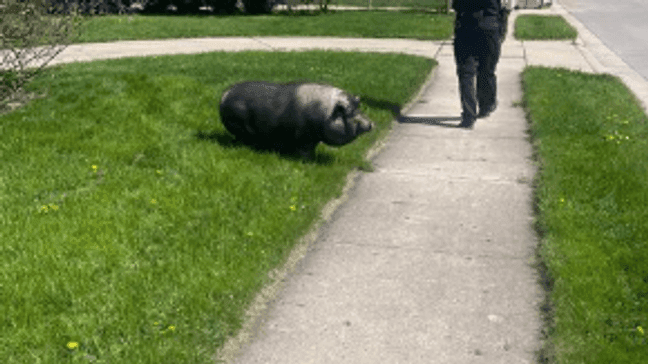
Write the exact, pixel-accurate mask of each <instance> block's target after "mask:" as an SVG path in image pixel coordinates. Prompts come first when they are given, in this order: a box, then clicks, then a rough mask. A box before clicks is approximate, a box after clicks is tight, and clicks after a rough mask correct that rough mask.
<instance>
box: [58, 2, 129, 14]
mask: <svg viewBox="0 0 648 364" xmlns="http://www.w3.org/2000/svg"><path fill="white" fill-rule="evenodd" d="M47 2H48V3H49V5H50V9H51V10H52V11H54V12H57V13H64V14H70V13H71V12H75V11H76V12H78V13H80V14H86V15H95V14H122V13H125V12H128V11H130V6H131V3H132V1H131V0H47Z"/></svg>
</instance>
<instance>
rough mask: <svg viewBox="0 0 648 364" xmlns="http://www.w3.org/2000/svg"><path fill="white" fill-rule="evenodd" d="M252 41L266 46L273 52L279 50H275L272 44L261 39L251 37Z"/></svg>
mask: <svg viewBox="0 0 648 364" xmlns="http://www.w3.org/2000/svg"><path fill="white" fill-rule="evenodd" d="M250 39H252V40H253V41H255V42H257V43H259V44H262V45H264V46H266V47H267V48H268V49H270V50H273V51H276V50H278V49H277V48H274V47H273V46H272V45H271V44H270V43H267V42H264V41H263V40H262V39H261V38H257V37H250ZM279 49H281V48H279Z"/></svg>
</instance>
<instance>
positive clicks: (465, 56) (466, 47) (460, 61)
mask: <svg viewBox="0 0 648 364" xmlns="http://www.w3.org/2000/svg"><path fill="white" fill-rule="evenodd" d="M452 8H453V9H454V10H455V14H456V20H455V39H454V54H455V62H456V64H457V76H458V78H459V93H460V97H461V108H462V113H461V124H459V126H460V127H463V128H472V127H473V125H474V124H475V120H476V119H477V118H482V117H487V116H488V115H490V113H492V112H493V111H494V110H495V108H497V79H496V77H495V68H496V67H497V62H498V61H499V57H500V46H501V39H500V27H501V26H502V24H500V12H501V10H502V2H501V0H453V3H452ZM475 76H476V78H477V88H476V89H475ZM477 105H479V114H478V113H477Z"/></svg>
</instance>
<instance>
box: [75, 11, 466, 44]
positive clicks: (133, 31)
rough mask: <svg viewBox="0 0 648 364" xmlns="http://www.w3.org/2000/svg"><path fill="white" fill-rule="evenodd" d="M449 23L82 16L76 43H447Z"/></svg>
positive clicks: (387, 18) (430, 17)
mask: <svg viewBox="0 0 648 364" xmlns="http://www.w3.org/2000/svg"><path fill="white" fill-rule="evenodd" d="M453 19H454V16H453V15H444V14H426V13H422V12H387V11H371V12H364V11H363V12H358V11H345V12H329V13H316V14H314V15H281V14H271V15H259V16H246V15H233V16H209V15H201V16H173V15H169V16H164V15H134V16H126V15H120V16H118V15H110V16H98V17H92V18H86V21H85V22H84V25H83V27H82V33H81V35H80V37H79V38H78V39H76V40H75V42H108V41H115V40H135V39H161V38H190V37H221V36H331V37H367V38H414V39H424V40H427V39H430V40H432V39H449V38H450V37H451V36H452V34H453V25H452V23H453Z"/></svg>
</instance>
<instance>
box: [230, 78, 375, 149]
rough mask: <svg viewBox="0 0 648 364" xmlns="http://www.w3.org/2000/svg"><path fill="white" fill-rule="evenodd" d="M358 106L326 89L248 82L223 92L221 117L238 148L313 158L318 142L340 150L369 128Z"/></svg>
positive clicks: (311, 85) (354, 98)
mask: <svg viewBox="0 0 648 364" xmlns="http://www.w3.org/2000/svg"><path fill="white" fill-rule="evenodd" d="M359 104H360V99H359V98H358V97H357V96H353V95H350V94H348V93H347V92H345V91H343V90H341V89H339V88H336V87H333V86H329V85H323V84H318V83H288V84H276V83H271V82H262V81H250V82H243V83H239V84H236V85H233V86H231V87H230V88H229V89H228V90H227V91H225V93H224V94H223V97H222V98H221V102H220V117H221V121H222V122H223V125H224V126H225V128H226V129H227V130H228V131H229V132H230V133H232V134H233V135H234V136H235V137H236V139H237V140H240V141H242V142H243V143H246V144H250V145H253V146H256V147H260V148H264V149H273V150H278V151H281V152H286V153H298V154H300V155H301V156H303V157H308V158H312V156H313V154H314V151H315V147H316V146H317V144H318V143H319V142H324V143H326V144H329V145H344V144H347V143H349V142H351V141H353V140H354V139H356V138H357V137H358V136H359V135H361V134H363V133H366V132H368V131H370V130H371V129H372V127H373V123H372V122H371V121H369V120H368V119H367V118H365V117H364V116H362V115H361V114H359V113H358V106H359Z"/></svg>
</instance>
